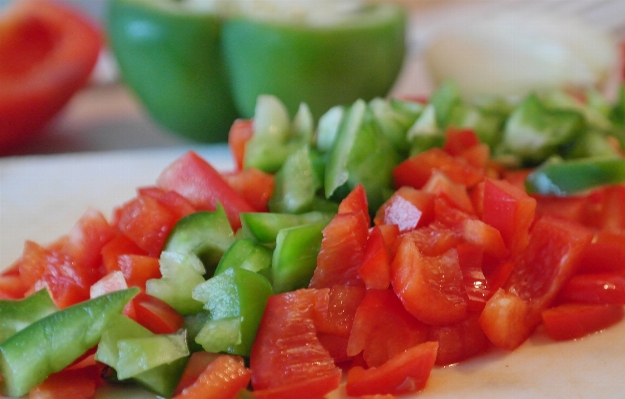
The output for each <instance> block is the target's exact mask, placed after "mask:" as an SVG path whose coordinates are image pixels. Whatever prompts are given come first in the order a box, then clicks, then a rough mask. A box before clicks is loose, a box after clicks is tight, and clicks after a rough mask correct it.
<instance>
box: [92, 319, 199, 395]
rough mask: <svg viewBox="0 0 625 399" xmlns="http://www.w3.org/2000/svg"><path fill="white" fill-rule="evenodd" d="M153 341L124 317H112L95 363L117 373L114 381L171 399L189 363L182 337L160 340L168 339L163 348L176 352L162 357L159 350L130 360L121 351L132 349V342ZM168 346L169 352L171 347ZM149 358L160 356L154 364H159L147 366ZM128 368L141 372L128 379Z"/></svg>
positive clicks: (103, 333)
mask: <svg viewBox="0 0 625 399" xmlns="http://www.w3.org/2000/svg"><path fill="white" fill-rule="evenodd" d="M154 337H158V336H157V335H156V334H154V333H152V332H151V331H150V330H148V329H147V328H145V327H143V326H141V325H140V324H139V323H137V322H135V321H134V320H132V319H129V318H128V317H126V316H122V315H115V316H114V317H112V318H111V320H110V321H109V323H108V324H107V326H106V328H105V329H104V331H103V332H102V339H101V340H100V343H99V344H98V350H97V352H96V355H95V357H96V360H97V361H99V362H101V363H104V364H106V365H108V366H111V367H113V368H114V369H115V370H116V372H117V378H119V379H125V378H130V379H131V380H132V381H135V382H137V383H138V384H140V385H141V386H143V387H145V388H147V389H149V390H150V391H152V392H154V393H156V394H158V395H161V396H163V397H170V396H171V395H172V393H173V392H174V389H175V388H176V386H177V385H178V381H179V380H180V377H181V376H182V373H183V371H184V367H185V365H186V363H187V360H188V356H187V355H188V349H187V346H186V341H185V339H184V336H181V335H180V334H176V335H171V336H163V337H165V339H167V338H169V341H166V344H169V343H170V342H173V343H174V345H173V347H174V348H176V350H175V351H172V352H170V353H168V354H163V348H162V347H160V346H159V347H158V348H156V350H154V351H153V353H145V356H143V355H144V353H136V354H135V355H134V356H129V355H130V353H129V352H130V351H129V350H126V351H124V350H123V347H124V346H125V347H126V349H131V348H132V344H133V341H132V340H139V339H154ZM161 338H162V337H161ZM156 342H158V341H156ZM167 346H168V347H170V348H171V345H167ZM135 349H137V346H135ZM144 352H147V350H146V351H144ZM150 355H151V356H154V355H158V356H160V357H161V358H160V360H159V361H158V362H157V363H161V364H158V365H157V364H155V362H154V361H152V362H151V364H150V362H148V359H149V356H150ZM128 365H130V366H133V367H142V368H143V370H139V372H136V370H135V374H134V375H130V373H129V371H130V368H129V366H128Z"/></svg>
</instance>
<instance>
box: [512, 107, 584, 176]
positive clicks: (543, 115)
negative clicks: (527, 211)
mask: <svg viewBox="0 0 625 399" xmlns="http://www.w3.org/2000/svg"><path fill="white" fill-rule="evenodd" d="M583 126H584V118H583V117H582V116H581V115H580V113H579V112H577V111H573V110H567V109H551V108H548V107H547V106H545V104H543V102H542V101H541V100H540V99H539V98H538V96H536V95H531V96H529V97H527V98H526V99H525V100H524V101H523V102H522V103H521V104H520V105H519V106H517V107H516V108H515V109H514V111H513V112H512V114H511V115H510V117H509V118H508V119H507V121H506V125H505V127H504V133H503V137H502V141H501V143H500V146H501V150H503V151H504V152H505V153H508V154H512V155H513V156H515V157H517V158H518V159H519V161H520V163H521V164H522V165H527V166H535V165H537V164H540V163H541V162H542V161H544V160H545V159H547V158H549V157H550V156H552V155H556V154H558V150H559V149H560V147H561V146H563V145H565V144H567V143H570V142H571V141H572V140H574V139H575V138H576V137H577V136H578V135H579V134H580V132H581V131H582V128H583Z"/></svg>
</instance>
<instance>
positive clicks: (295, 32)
mask: <svg viewBox="0 0 625 399" xmlns="http://www.w3.org/2000/svg"><path fill="white" fill-rule="evenodd" d="M268 2H269V3H271V1H268ZM235 3H236V2H232V1H230V0H229V1H221V2H220V1H213V2H204V3H203V2H201V1H193V0H179V1H176V0H111V1H109V2H108V12H107V16H106V26H107V31H108V37H109V43H110V45H111V49H112V51H113V53H114V55H115V56H116V58H117V61H118V64H119V67H120V71H121V74H122V77H123V79H124V81H125V82H126V83H127V84H128V85H129V86H130V88H132V90H133V91H134V92H135V93H136V95H137V96H138V97H139V99H140V100H141V101H142V103H143V104H144V105H145V107H146V109H147V111H148V112H149V113H150V114H151V115H152V117H153V118H154V119H155V120H156V121H157V122H159V123H160V124H161V125H163V126H164V127H165V128H167V129H169V130H171V131H172V132H176V133H179V134H182V135H184V136H187V137H190V138H192V139H196V140H201V141H208V142H216V141H225V140H226V138H227V133H228V129H229V127H230V125H231V124H232V122H233V121H234V119H235V118H236V117H237V116H242V117H246V118H250V117H252V116H253V113H254V107H255V104H256V99H257V97H258V96H259V95H261V94H274V95H276V96H278V97H279V98H281V99H283V101H284V102H285V104H286V106H287V108H288V110H289V112H290V113H291V114H294V113H295V111H296V110H297V108H298V106H299V104H300V103H301V102H305V103H308V104H309V106H310V107H311V110H312V112H313V115H314V116H315V117H317V118H318V117H320V116H321V114H322V113H323V112H325V111H326V110H328V109H329V108H330V107H331V106H333V105H336V104H340V103H350V102H353V101H355V100H356V99H358V98H364V99H367V100H368V99H371V98H373V97H376V96H385V95H386V94H388V92H389V90H390V89H391V87H392V85H393V83H394V82H395V79H396V78H397V76H398V74H399V72H400V70H401V67H402V64H403V59H404V55H405V50H406V49H405V47H406V44H405V36H406V26H407V13H406V11H405V10H404V9H402V8H400V7H397V6H394V5H389V4H380V5H367V4H366V2H363V3H362V4H361V5H359V6H358V7H357V8H355V9H351V10H350V11H347V12H344V13H338V14H340V15H337V13H332V12H328V13H327V14H328V18H321V19H319V20H317V21H310V20H307V19H303V20H302V19H290V18H284V17H282V18H277V17H276V18H274V16H273V15H271V16H270V17H269V18H267V15H263V16H260V15H255V13H254V12H249V13H248V12H244V10H243V9H239V10H236V9H235V8H236V4H235ZM273 3H274V6H275V5H277V4H279V2H276V1H273ZM288 3H289V4H287V5H288V6H291V5H293V4H296V2H288ZM215 4H217V6H215ZM282 4H283V5H284V4H285V3H282ZM311 4H313V3H311ZM220 7H221V8H220ZM282 8H285V7H278V10H280V9H282ZM286 8H288V7H286ZM319 8H323V5H322V6H320V7H317V9H315V12H316V11H318V9H319ZM233 9H235V10H234V11H233ZM225 10H227V11H225Z"/></svg>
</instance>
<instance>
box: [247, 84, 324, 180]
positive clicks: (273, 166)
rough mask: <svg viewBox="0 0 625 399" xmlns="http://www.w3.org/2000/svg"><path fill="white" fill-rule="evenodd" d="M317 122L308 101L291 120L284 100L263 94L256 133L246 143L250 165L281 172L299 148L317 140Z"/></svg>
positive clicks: (250, 166)
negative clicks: (315, 138)
mask: <svg viewBox="0 0 625 399" xmlns="http://www.w3.org/2000/svg"><path fill="white" fill-rule="evenodd" d="M313 134H314V121H313V119H312V115H311V114H310V109H309V108H308V106H307V105H306V104H304V103H302V104H300V107H299V109H298V111H297V114H296V115H295V118H294V120H293V122H291V119H290V116H289V113H288V111H287V109H286V106H285V105H284V103H283V102H282V101H281V100H280V99H278V98H277V97H275V96H271V95H261V96H259V97H258V99H257V100H256V108H255V109H254V135H253V136H252V138H251V139H250V140H249V141H248V142H247V143H246V145H245V159H244V160H243V162H244V166H245V167H246V168H257V169H260V170H262V171H264V172H267V173H275V172H277V171H278V170H279V169H280V168H281V167H282V165H283V164H284V162H285V161H286V159H287V158H288V157H289V156H290V155H291V154H292V153H293V152H294V151H296V150H297V149H298V148H300V147H303V146H307V145H310V144H311V143H312V142H313Z"/></svg>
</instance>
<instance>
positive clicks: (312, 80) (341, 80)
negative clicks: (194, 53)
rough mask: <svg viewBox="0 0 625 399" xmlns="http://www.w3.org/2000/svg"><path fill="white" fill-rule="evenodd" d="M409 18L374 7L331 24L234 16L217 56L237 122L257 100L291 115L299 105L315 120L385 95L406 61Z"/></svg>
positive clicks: (391, 8) (387, 7)
mask: <svg viewBox="0 0 625 399" xmlns="http://www.w3.org/2000/svg"><path fill="white" fill-rule="evenodd" d="M406 24H407V13H406V11H405V10H404V9H402V8H399V7H396V6H393V5H389V4H379V5H370V6H366V7H364V8H363V9H362V10H359V11H357V12H355V13H354V14H353V15H352V16H350V17H348V18H346V19H345V21H342V22H341V23H339V24H337V25H332V24H329V25H321V24H320V25H306V24H301V23H297V22H295V23H285V22H275V21H263V20H253V19H251V18H247V17H235V18H232V19H231V20H229V21H227V22H226V23H225V24H224V29H223V49H224V57H225V60H226V63H227V66H228V73H229V76H230V81H231V84H232V89H233V93H234V98H235V103H236V104H237V108H238V110H239V112H240V113H241V115H242V116H243V117H247V118H249V117H251V116H252V115H253V113H254V107H255V104H256V98H257V97H258V96H259V95H261V94H273V95H275V96H277V97H278V98H280V99H281V100H282V101H283V102H284V103H285V104H286V106H287V109H288V110H289V113H291V114H294V113H295V112H296V111H297V108H298V106H299V104H300V103H301V102H305V103H306V104H308V106H309V107H310V109H311V111H312V113H313V115H314V116H315V118H319V117H320V116H321V115H322V114H323V113H325V112H326V111H327V110H329V109H330V108H331V107H332V106H334V105H337V104H346V103H351V102H353V101H355V100H357V99H359V98H362V99H365V100H370V99H372V98H374V97H378V96H386V95H387V94H388V92H389V90H390V89H391V87H392V86H393V84H394V82H395V79H396V78H397V76H398V74H399V72H400V70H401V67H402V65H403V60H404V56H405V50H406V44H405V37H406Z"/></svg>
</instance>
